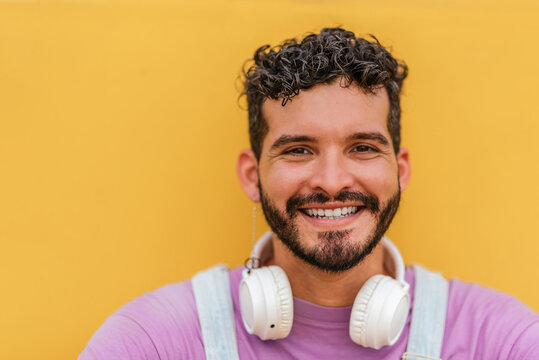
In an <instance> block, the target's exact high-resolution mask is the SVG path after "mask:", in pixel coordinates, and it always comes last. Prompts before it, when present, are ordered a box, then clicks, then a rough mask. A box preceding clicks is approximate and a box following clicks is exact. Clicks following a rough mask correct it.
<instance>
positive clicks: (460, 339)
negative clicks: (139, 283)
mask: <svg viewBox="0 0 539 360" xmlns="http://www.w3.org/2000/svg"><path fill="white" fill-rule="evenodd" d="M241 270H242V268H236V269H234V270H232V271H231V272H230V287H231V292H232V299H233V303H234V312H235V322H236V334H237V340H238V350H239V355H240V358H241V359H272V360H278V359H364V360H380V359H392V360H393V359H395V360H396V359H400V358H401V356H402V354H403V353H404V352H405V350H406V343H407V341H408V332H409V330H410V314H409V316H408V320H407V322H406V326H405V328H404V331H403V333H402V335H401V337H400V338H399V340H398V341H397V343H396V344H395V345H393V346H385V347H383V348H381V349H380V350H374V349H368V348H364V347H361V346H359V345H357V344H355V343H354V342H352V340H350V337H349V335H348V327H349V319H350V312H351V307H340V308H328V307H323V306H318V305H315V304H312V303H309V302H306V301H303V300H300V299H297V298H294V324H293V326H292V331H291V332H290V335H289V336H288V337H287V338H285V339H281V340H270V341H262V340H260V339H259V338H258V337H257V336H255V335H250V334H248V333H247V332H246V331H245V329H244V327H243V323H242V320H241V315H240V312H239V299H238V287H239V283H240V280H241ZM406 281H407V282H408V283H409V284H410V295H411V297H412V299H411V300H412V301H411V303H412V304H413V289H414V273H413V271H412V269H411V268H407V269H406ZM410 313H411V312H410ZM204 356H205V355H204V348H203V342H202V336H201V333H200V325H199V322H198V315H197V310H196V305H195V299H194V297H193V290H192V287H191V282H190V281H185V282H181V283H177V284H172V285H167V286H165V287H162V288H160V289H158V290H156V291H154V292H152V293H147V294H145V295H143V296H141V297H139V298H137V299H135V300H133V301H131V302H130V303H128V304H126V305H125V306H123V307H122V308H121V309H119V310H118V311H117V312H116V313H114V314H113V315H111V316H110V317H109V318H108V319H107V320H106V321H105V323H104V324H103V325H102V326H101V327H100V328H99V330H97V332H96V333H95V334H94V336H93V337H92V338H91V339H90V341H89V342H88V344H87V346H86V348H85V349H84V351H83V352H82V354H81V355H80V356H79V360H94V359H99V360H104V359H110V360H120V359H161V360H164V359H204V358H205V357H204ZM442 359H444V360H451V359H453V360H457V359H458V360H465V359H470V360H471V359H474V360H478V359H485V360H492V359H515V360H526V359H530V360H532V359H533V360H538V359H539V315H538V314H536V313H534V312H533V311H532V310H530V309H529V308H527V307H526V306H524V305H523V304H522V303H520V302H519V301H518V300H516V299H514V298H512V297H510V296H508V295H505V294H502V293H500V292H497V291H494V290H491V289H486V288H483V287H481V286H479V285H475V284H469V283H464V282H461V281H459V280H451V281H450V285H449V304H448V309H447V318H446V325H445V333H444V342H443V345H442Z"/></svg>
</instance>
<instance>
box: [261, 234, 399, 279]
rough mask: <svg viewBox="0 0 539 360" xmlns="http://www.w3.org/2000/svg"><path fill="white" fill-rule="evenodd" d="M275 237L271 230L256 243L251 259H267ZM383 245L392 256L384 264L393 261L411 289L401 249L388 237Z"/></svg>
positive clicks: (384, 238)
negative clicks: (267, 253)
mask: <svg viewBox="0 0 539 360" xmlns="http://www.w3.org/2000/svg"><path fill="white" fill-rule="evenodd" d="M272 236H273V232H272V231H271V230H270V231H268V232H266V233H265V234H264V235H262V236H261V237H260V239H259V240H258V241H257V242H256V244H255V246H254V247H253V251H252V252H251V257H252V258H256V259H264V258H265V256H264V255H265V252H267V251H269V249H268V246H269V244H270V243H271V238H272ZM382 244H383V247H384V250H385V251H387V253H388V254H389V255H390V257H391V259H387V258H386V257H384V262H386V261H389V260H391V261H392V262H393V264H392V265H393V267H392V268H394V269H395V279H396V280H397V281H399V282H401V283H403V284H404V285H405V286H406V288H409V285H408V283H407V282H406V281H405V280H404V260H403V259H402V255H401V253H400V252H399V249H397V247H396V246H395V244H393V243H392V242H391V240H389V239H388V238H387V237H385V236H384V237H383V238H382Z"/></svg>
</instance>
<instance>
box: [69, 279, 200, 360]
mask: <svg viewBox="0 0 539 360" xmlns="http://www.w3.org/2000/svg"><path fill="white" fill-rule="evenodd" d="M203 353H204V348H203V345H202V338H201V335H200V324H199V322H198V313H197V310H196V304H195V299H194V296H193V290H192V286H191V282H190V281H184V282H179V283H176V284H170V285H166V286H164V287H162V288H159V289H157V290H155V291H153V292H150V293H146V294H144V295H142V296H140V297H138V298H136V299H134V300H132V301H130V302H129V303H127V304H125V305H124V306H123V307H121V308H120V309H119V310H118V311H116V312H115V313H114V314H112V315H111V316H109V318H107V320H106V321H105V323H104V324H103V325H102V326H101V327H100V328H99V329H98V330H97V331H96V333H95V334H94V335H93V336H92V338H91V339H90V341H89V342H88V344H87V346H86V348H85V349H84V351H83V352H82V354H81V355H80V357H79V360H89V359H171V358H174V359H177V358H179V359H182V358H186V359H187V358H189V359H192V358H200V357H203V355H202V354H203Z"/></svg>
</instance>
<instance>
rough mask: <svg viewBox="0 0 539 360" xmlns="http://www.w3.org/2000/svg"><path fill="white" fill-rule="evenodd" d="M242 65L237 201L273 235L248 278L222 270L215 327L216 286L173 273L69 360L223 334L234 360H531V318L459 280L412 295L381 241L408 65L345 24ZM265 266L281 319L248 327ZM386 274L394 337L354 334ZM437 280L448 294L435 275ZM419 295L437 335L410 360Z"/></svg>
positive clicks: (395, 172)
mask: <svg viewBox="0 0 539 360" xmlns="http://www.w3.org/2000/svg"><path fill="white" fill-rule="evenodd" d="M254 62H255V64H254V65H253V66H252V67H251V68H250V69H249V70H248V71H247V72H246V73H245V93H246V96H247V100H248V105H249V134H250V140H251V147H252V149H251V150H244V151H242V152H241V153H240V156H239V160H238V167H237V172H238V176H239V179H240V183H241V185H242V187H243V189H244V190H245V192H246V194H247V195H248V196H249V198H250V199H251V200H252V201H253V202H255V203H257V202H260V203H261V205H262V209H263V211H264V215H265V217H266V219H267V221H268V223H269V225H270V227H271V229H272V231H273V234H271V235H268V236H269V237H268V239H270V244H269V245H268V246H263V245H261V246H262V247H263V249H262V250H261V251H258V250H257V252H256V254H255V257H257V259H253V261H252V262H250V263H249V271H245V272H244V273H243V275H242V270H243V269H242V268H238V269H235V270H232V271H230V273H229V274H226V280H227V281H228V280H229V281H230V295H231V298H232V304H233V305H231V306H230V311H233V322H232V323H231V324H232V325H231V327H230V329H231V330H230V331H228V333H227V334H220V335H216V334H215V333H212V331H213V330H212V329H211V326H212V324H210V325H208V324H207V323H206V322H205V320H204V317H205V315H204V314H206V312H207V311H212V310H211V309H208V308H211V307H212V306H215V307H216V308H218V309H219V311H221V310H220V309H221V308H220V306H221V305H222V304H221V303H222V302H226V301H225V300H222V301H221V299H220V298H219V297H218V296H211V295H208V296H206V295H205V294H211V293H212V291H213V290H214V289H213V286H204V285H199V283H198V280H197V282H196V284H195V283H193V284H192V283H191V282H189V281H188V282H182V283H179V284H174V285H169V286H166V287H164V288H161V289H159V290H157V291H155V292H153V293H151V294H147V295H144V296H142V297H140V298H138V299H135V300H134V301H132V302H131V303H129V304H127V305H125V306H124V307H123V308H122V309H120V310H119V311H118V312H117V313H115V314H113V315H112V316H111V317H110V318H109V319H107V321H106V322H105V324H104V325H103V326H102V327H101V328H100V329H99V330H98V331H97V332H96V334H95V335H94V336H93V337H92V339H91V340H90V342H89V343H88V345H87V347H86V348H85V350H84V351H83V353H82V354H81V356H80V359H200V358H204V357H205V355H207V356H211V354H212V353H213V348H212V346H213V345H212V342H211V340H212V336H214V335H216V336H214V338H217V339H216V340H215V341H216V342H219V341H220V340H219V338H220V337H221V338H224V339H227V336H232V339H233V340H232V341H227V340H225V341H224V342H222V343H221V344H223V343H224V344H225V345H224V346H225V347H226V346H231V349H232V350H231V352H232V353H234V352H237V354H239V358H242V359H266V358H271V359H295V358H298V359H304V358H318V359H333V358H338V359H399V358H401V356H404V357H403V358H410V359H411V358H414V359H421V358H442V359H494V358H497V359H498V358H499V359H519V360H520V359H539V316H537V314H534V313H533V312H532V311H531V310H530V309H528V308H526V307H525V306H524V305H522V304H521V303H519V302H518V301H517V300H515V299H513V298H511V297H509V296H507V295H504V294H500V293H497V292H495V291H493V290H487V289H484V288H481V287H479V286H477V285H472V284H466V283H462V282H460V281H458V280H452V281H450V284H449V288H448V289H449V290H448V293H443V291H442V292H439V291H435V290H434V288H430V289H429V287H428V286H427V288H426V290H425V289H424V290H422V291H420V292H417V291H416V292H414V287H415V290H417V288H418V287H419V286H420V283H419V282H416V280H419V279H418V278H417V276H418V275H417V274H421V272H420V271H419V270H418V271H416V272H415V273H414V270H412V268H408V269H406V271H405V272H404V269H403V267H402V269H399V261H401V262H402V260H400V257H399V255H398V252H397V251H396V250H392V247H391V244H390V243H389V242H387V241H381V239H382V237H383V234H384V233H385V231H386V230H387V228H388V227H389V224H390V223H391V220H392V218H393V216H394V215H395V213H396V211H397V208H398V204H399V200H400V193H401V191H402V190H404V188H405V187H406V185H407V183H408V180H409V178H410V163H409V159H408V151H407V150H406V149H405V148H401V147H400V102H399V94H400V90H401V87H402V82H403V80H404V79H405V77H406V75H407V68H406V66H405V65H404V64H403V63H399V62H398V61H397V60H395V59H394V58H393V57H392V56H391V55H390V54H389V52H388V51H387V50H385V49H384V48H383V47H382V46H381V45H380V44H379V43H378V42H377V41H376V39H374V41H368V40H365V39H361V38H356V37H355V35H354V34H353V33H351V32H348V31H345V30H343V29H323V30H322V31H321V33H320V34H312V35H309V36H307V37H305V38H304V39H303V40H301V41H299V42H297V41H296V40H288V41H285V42H284V43H283V44H282V45H281V46H278V47H275V48H269V47H268V46H264V47H261V48H260V49H258V50H257V51H256V53H255V56H254ZM259 250H260V249H259ZM392 260H393V261H392ZM258 261H261V262H262V264H258ZM264 269H271V271H269V272H268V274H269V275H268V276H269V278H270V282H272V281H275V284H273V283H265V285H261V286H259V287H260V290H261V291H262V292H266V291H269V290H268V288H269V287H272V286H273V285H275V286H276V289H277V290H276V291H277V292H278V295H276V296H277V300H276V301H277V302H279V301H282V302H283V304H280V305H279V306H281V307H280V308H278V309H281V310H278V312H279V311H280V313H279V314H277V318H278V320H277V321H276V322H275V323H273V322H272V321H270V322H269V323H268V324H267V328H264V329H262V330H260V329H258V330H257V329H256V327H257V326H258V325H257V324H256V323H257V321H258V320H256V319H253V317H256V316H257V314H256V313H257V312H258V311H259V310H257V308H256V307H257V306H258V303H257V301H258V300H254V298H255V297H256V296H259V295H257V294H255V293H254V290H253V289H254V287H256V286H258V285H250V284H249V281H251V280H250V279H251V278H254V277H255V275H254V274H262V271H265V270H264ZM399 272H400V273H401V274H400V275H399ZM381 275H385V276H381ZM256 276H262V275H256ZM264 276H266V275H264ZM242 278H243V280H242ZM271 278H274V279H273V280H271ZM393 278H396V280H397V281H395V283H391V284H390V285H388V286H390V287H392V288H391V290H388V293H387V294H390V293H391V295H387V296H386V295H377V296H378V298H377V301H374V304H372V307H373V308H375V307H377V306H379V305H380V306H382V305H383V304H382V303H385V302H387V301H389V300H388V299H390V298H392V297H394V295H393V294H394V292H396V293H397V294H400V295H398V296H400V297H399V299H400V300H398V301H397V302H396V303H395V306H394V308H395V309H393V310H392V311H394V312H395V313H399V312H400V315H398V316H397V315H395V316H393V315H391V316H393V317H391V316H390V318H389V319H390V321H389V322H390V324H389V325H388V326H389V328H390V329H391V330H390V333H391V334H390V335H391V336H388V337H387V339H385V338H384V339H382V340H380V341H378V340H377V339H375V340H372V339H371V340H369V336H371V332H376V331H378V330H377V329H376V328H377V327H383V326H385V325H384V324H383V323H384V321H385V320H384V321H382V320H380V321H379V322H378V323H377V322H375V323H374V324H371V327H372V329H371V328H368V327H367V328H366V329H367V330H360V332H359V334H354V330H353V327H354V326H356V325H357V323H358V322H359V324H360V325H359V326H362V325H361V324H362V323H363V322H365V321H368V319H367V317H368V316H370V314H369V315H365V314H364V313H365V312H368V313H371V312H375V310H373V309H371V308H369V306H371V305H365V304H364V303H365V302H368V301H369V300H368V296H370V295H371V294H368V295H367V300H365V294H363V292H370V293H373V292H376V291H378V290H376V287H377V286H378V285H380V284H381V283H382V282H384V281H390V282H391V281H394V280H393ZM388 279H389V280H388ZM240 281H241V285H240ZM373 281H374V282H373ZM438 283H439V284H442V285H441V287H440V289H444V287H443V284H446V283H445V282H444V281H443V280H442V281H441V282H440V281H438ZM268 284H269V285H268ZM373 284H374V285H373ZM195 285H196V286H195ZM401 285H402V286H401ZM416 285H417V286H416ZM218 286H219V283H218V282H216V283H215V287H218ZM380 286H382V285H380ZM408 286H409V287H410V289H409V291H410V293H409V294H408ZM240 287H241V297H242V299H241V304H240V299H239V297H240V295H239V294H238V292H239V291H240V290H239V289H240ZM423 287H425V286H423ZM193 288H194V290H193ZM225 288H226V290H228V286H226V287H225ZM388 289H389V287H388ZM445 289H447V287H446V288H445ZM358 293H359V294H358ZM292 294H293V296H294V298H293V299H292V298H291V296H292ZM440 294H442V295H440ZM226 296H228V291H227V294H225V296H224V297H226ZM264 296H266V298H265V300H264V301H267V302H271V301H273V298H272V297H271V296H269V297H268V295H267V294H266V293H265V295H264ZM195 297H196V299H195ZM410 297H411V301H410ZM279 299H280V300H279ZM283 299H284V300H283ZM420 299H423V300H425V299H426V300H425V301H426V302H429V299H441V300H440V303H444V304H445V303H447V308H446V307H445V305H444V306H442V307H439V308H441V309H443V311H442V312H440V311H438V312H437V313H429V312H427V316H425V318H426V320H424V321H425V324H426V325H425V326H426V328H428V329H438V330H439V331H440V332H439V334H438V337H439V341H438V347H440V346H441V353H440V350H439V349H438V352H436V351H434V353H431V354H430V355H429V354H428V353H423V354H418V355H415V357H414V355H413V354H410V348H411V347H413V345H410V343H412V342H413V341H412V338H413V336H412V335H411V333H412V332H414V331H411V330H410V329H411V327H413V326H414V325H415V324H416V323H420V322H421V320H417V321H416V320H415V317H414V316H415V315H418V314H420V313H421V311H423V310H424V308H420V307H419V305H418V307H416V305H417V304H418V303H419V300H420ZM386 300H387V301H386ZM414 300H415V301H414ZM423 300H421V301H422V302H423ZM204 302H206V305H204ZM197 304H198V306H197ZM402 304H405V307H404V313H403V311H402V306H403V305H402ZM352 305H354V306H353V307H352ZM356 306H359V313H358V314H356V312H357V309H356ZM362 306H363V308H362ZM365 306H367V308H365ZM240 308H241V311H240ZM433 308H434V307H433ZM223 309H224V310H223V311H225V312H226V311H228V310H227V309H226V305H223ZM362 309H363V310H362ZM417 309H420V310H417ZM199 315H201V316H200V319H199ZM218 315H219V314H217V315H215V313H214V314H213V315H210V317H211V316H217V317H219V316H218ZM242 315H243V319H242ZM439 315H441V317H437V316H439ZM268 316H269V315H268ZM358 316H359V318H360V320H359V321H358V320H357V319H358ZM362 316H363V318H362ZM380 316H382V315H380ZM217 317H216V318H217ZM418 317H419V316H418ZM216 318H213V319H214V322H219V321H217V320H215V319H216ZM437 319H438V320H437ZM211 322H212V321H210V323H211ZM270 323H271V324H270ZM201 324H202V325H201ZM244 324H245V326H244ZM276 324H277V330H274V329H275V326H276ZM395 324H396V325H395ZM440 324H441V325H440ZM444 324H445V325H444ZM208 326H209V328H208ZM201 327H202V330H201ZM208 329H209V330H208ZM272 331H273V333H272ZM275 331H276V332H275ZM202 332H204V333H202ZM230 333H232V334H230ZM268 334H269V335H268ZM432 335H433V334H429V333H426V332H423V333H421V334H420V336H419V340H418V341H417V342H418V343H420V344H422V343H424V344H427V343H429V342H431V337H433V336H432ZM234 336H235V340H234ZM414 336H417V335H416V334H414ZM382 337H383V336H382ZM228 339H230V338H228ZM264 339H272V340H264ZM433 342H434V343H436V340H433ZM236 344H237V347H236ZM216 351H217V350H216ZM405 354H406V355H405ZM432 354H435V355H432ZM429 356H430V357H429ZM215 358H222V357H219V355H217V356H216V357H215ZM231 358H233V356H232V357H231Z"/></svg>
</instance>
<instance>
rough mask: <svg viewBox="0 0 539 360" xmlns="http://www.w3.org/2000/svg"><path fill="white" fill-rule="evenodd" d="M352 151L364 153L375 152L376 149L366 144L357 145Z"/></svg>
mask: <svg viewBox="0 0 539 360" xmlns="http://www.w3.org/2000/svg"><path fill="white" fill-rule="evenodd" d="M352 151H354V152H361V153H366V152H376V149H375V148H373V147H372V146H368V145H358V146H356V147H355V148H353V149H352Z"/></svg>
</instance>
